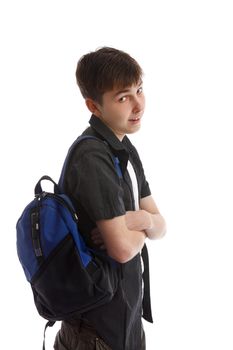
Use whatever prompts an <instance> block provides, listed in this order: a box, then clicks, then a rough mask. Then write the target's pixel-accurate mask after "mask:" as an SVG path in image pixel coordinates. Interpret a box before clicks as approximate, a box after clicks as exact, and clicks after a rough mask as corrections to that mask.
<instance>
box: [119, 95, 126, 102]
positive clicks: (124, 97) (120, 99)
mask: <svg viewBox="0 0 233 350" xmlns="http://www.w3.org/2000/svg"><path fill="white" fill-rule="evenodd" d="M118 101H119V102H121V103H122V102H125V101H126V96H122V97H120V98H119V100H118Z"/></svg>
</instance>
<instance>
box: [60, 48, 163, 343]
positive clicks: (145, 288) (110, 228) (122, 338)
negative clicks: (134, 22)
mask: <svg viewBox="0 0 233 350" xmlns="http://www.w3.org/2000/svg"><path fill="white" fill-rule="evenodd" d="M76 78H77V83H78V86H79V88H80V91H81V93H82V95H83V97H84V99H85V102H86V105H87V107H88V109H89V110H90V112H91V113H92V116H91V119H90V122H89V123H90V127H89V128H87V129H86V130H85V131H84V133H83V134H84V135H92V136H95V138H97V139H86V140H83V141H82V142H81V143H80V144H79V145H78V146H77V149H76V150H75V154H74V155H73V157H72V159H71V161H70V164H69V166H68V170H67V173H66V178H65V189H66V192H67V194H68V195H69V196H70V197H71V198H72V200H73V202H74V205H75V207H76V210H77V213H78V216H79V229H80V231H81V232H82V233H83V235H84V237H85V239H86V240H87V242H91V243H92V244H95V245H98V246H99V247H101V248H102V249H104V251H106V254H108V255H109V256H110V257H111V258H113V259H114V260H116V261H117V262H119V263H120V264H121V271H122V276H121V279H120V281H119V285H118V289H117V291H116V293H115V295H114V297H113V299H112V300H111V301H110V302H109V303H107V304H105V305H103V306H101V307H98V308H95V309H93V310H92V311H89V312H87V313H84V314H82V315H81V316H80V317H79V318H78V319H72V320H69V321H63V322H62V326H61V330H60V331H59V332H58V334H57V337H56V340H55V345H54V348H55V349H56V350H94V349H99V350H100V349H105V350H145V348H146V346H145V336H144V331H143V328H142V320H141V317H142V316H143V317H144V318H145V319H147V320H148V321H150V322H152V316H151V309H150V294H149V280H148V279H149V271H148V255H147V250H146V246H145V240H146V238H148V239H156V238H161V237H162V236H163V235H164V233H165V221H164V219H163V217H162V216H161V214H160V213H159V210H158V208H157V206H156V204H155V202H154V200H153V198H152V196H151V192H150V188H149V185H148V183H147V181H146V178H145V175H144V171H143V167H142V164H141V161H140V158H139V155H138V153H137V151H136V149H135V147H134V146H133V145H132V144H131V142H130V141H129V139H128V137H127V136H126V134H132V133H135V132H136V131H138V130H139V129H140V125H141V120H142V116H143V112H144V108H145V97H144V93H143V87H142V85H143V82H142V70H141V68H140V66H139V64H138V63H137V62H136V61H135V60H134V59H133V58H132V57H131V56H129V55H128V54H127V53H125V52H123V51H120V50H116V49H114V48H108V47H103V48H101V49H99V50H97V51H94V52H91V53H88V54H86V55H84V56H83V57H82V58H81V59H80V60H79V62H78V65H77V71H76ZM113 156H114V157H117V158H118V159H119V165H120V168H121V173H122V178H120V177H119V174H117V172H116V168H115V165H114V162H113ZM142 258H143V259H142ZM142 261H143V262H144V264H143V263H142Z"/></svg>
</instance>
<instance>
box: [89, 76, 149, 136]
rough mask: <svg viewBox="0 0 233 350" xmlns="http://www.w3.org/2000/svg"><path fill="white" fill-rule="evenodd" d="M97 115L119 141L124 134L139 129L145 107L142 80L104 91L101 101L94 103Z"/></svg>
mask: <svg viewBox="0 0 233 350" xmlns="http://www.w3.org/2000/svg"><path fill="white" fill-rule="evenodd" d="M96 106H97V112H95V115H96V116H97V117H99V118H100V119H101V120H102V121H103V123H105V124H106V125H107V126H108V127H109V128H110V129H111V130H112V131H113V132H114V134H115V135H116V136H117V137H118V138H119V140H120V141H121V140H122V139H123V137H124V136H125V134H132V133H134V132H136V131H138V130H139V128H140V126H141V118H142V115H143V112H144V108H145V96H144V93H143V89H142V81H140V82H139V84H137V85H132V86H130V87H126V88H123V89H113V90H111V91H108V92H105V93H104V94H103V96H102V103H101V105H100V104H98V103H97V104H96Z"/></svg>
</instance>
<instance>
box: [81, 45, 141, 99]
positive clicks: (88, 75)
mask: <svg viewBox="0 0 233 350" xmlns="http://www.w3.org/2000/svg"><path fill="white" fill-rule="evenodd" d="M142 75H143V72H142V69H141V67H140V66H139V64H138V63H137V62H136V61H135V59H134V58H132V57H131V56H130V55H129V54H127V53H126V52H124V51H120V50H117V49H114V48H111V47H102V48H100V49H98V50H97V51H94V52H90V53H88V54H86V55H84V56H82V57H81V58H80V60H79V62H78V65H77V70H76V79H77V84H78V86H79V88H80V91H81V94H82V95H83V97H84V98H85V99H86V98H91V99H93V100H94V101H96V102H99V103H100V104H101V103H102V95H103V94H104V93H105V92H107V91H110V90H112V89H113V88H125V87H128V86H131V85H134V84H137V83H138V82H139V81H140V79H141V78H142Z"/></svg>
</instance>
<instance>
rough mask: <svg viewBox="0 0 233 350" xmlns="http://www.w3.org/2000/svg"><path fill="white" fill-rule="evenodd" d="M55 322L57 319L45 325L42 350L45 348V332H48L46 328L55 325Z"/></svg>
mask: <svg viewBox="0 0 233 350" xmlns="http://www.w3.org/2000/svg"><path fill="white" fill-rule="evenodd" d="M54 324H55V321H48V322H47V323H46V325H45V328H44V341H43V348H42V350H45V332H46V329H47V328H48V327H53V325H54Z"/></svg>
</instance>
